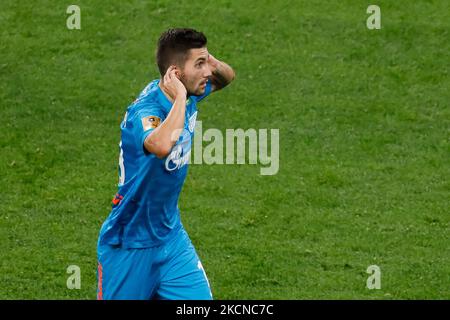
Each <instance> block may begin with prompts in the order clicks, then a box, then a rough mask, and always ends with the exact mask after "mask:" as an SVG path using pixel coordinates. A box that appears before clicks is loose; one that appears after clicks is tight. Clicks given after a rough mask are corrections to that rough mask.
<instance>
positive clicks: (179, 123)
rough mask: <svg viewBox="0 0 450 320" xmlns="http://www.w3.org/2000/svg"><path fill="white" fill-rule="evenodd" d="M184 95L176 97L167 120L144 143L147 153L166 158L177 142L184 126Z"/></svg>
mask: <svg viewBox="0 0 450 320" xmlns="http://www.w3.org/2000/svg"><path fill="white" fill-rule="evenodd" d="M185 112H186V95H184V96H177V98H176V99H175V101H174V103H173V106H172V109H171V110H170V112H169V114H168V115H167V118H166V119H165V120H164V121H163V122H162V123H161V125H159V126H158V127H157V128H156V129H155V130H154V131H153V132H152V133H151V134H149V135H148V137H147V138H146V139H145V141H144V146H145V148H146V149H147V151H148V152H150V153H153V154H155V155H156V156H157V157H158V158H164V157H166V156H167V155H168V154H169V153H170V151H171V149H172V147H173V146H174V144H175V143H176V142H177V140H178V138H179V136H180V133H181V130H182V129H183V125H184V117H185Z"/></svg>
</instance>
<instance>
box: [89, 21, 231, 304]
mask: <svg viewBox="0 0 450 320" xmlns="http://www.w3.org/2000/svg"><path fill="white" fill-rule="evenodd" d="M206 43H207V40H206V37H205V35H204V34H203V33H201V32H197V31H195V30H193V29H169V30H168V31H166V32H164V33H162V35H161V37H160V38H159V41H158V48H157V51H156V61H157V64H158V68H159V72H160V74H161V79H157V80H153V81H152V82H150V83H149V84H148V85H147V86H146V87H145V89H144V90H143V91H142V92H141V94H140V95H139V96H138V98H137V99H136V100H135V101H134V102H133V103H132V104H131V105H130V106H129V107H128V108H127V111H126V113H125V116H124V119H123V121H122V123H121V125H120V127H121V141H120V144H119V147H120V153H119V184H118V192H117V194H116V195H115V197H114V199H113V205H112V211H111V213H110V215H109V216H108V218H107V219H106V221H105V222H104V223H103V226H102V228H101V230H100V235H99V239H98V249H97V250H98V252H97V253H98V272H97V277H98V288H97V298H98V299H176V300H182V299H183V300H185V299H186V300H187V299H197V300H203V299H205V300H206V299H212V294H211V290H210V287H209V282H208V279H207V278H206V274H205V272H204V270H203V266H202V264H201V262H200V259H199V257H198V255H197V253H196V251H195V249H194V247H193V245H192V243H191V241H190V239H189V237H188V235H187V233H186V231H185V229H184V227H183V225H182V223H181V220H180V211H179V209H178V197H179V195H180V192H181V188H182V186H183V183H184V179H185V177H186V174H187V168H188V160H189V158H190V151H191V143H192V140H193V134H194V127H195V121H196V118H197V103H198V102H200V101H201V100H203V99H204V98H205V97H206V96H208V95H209V94H210V93H212V92H214V91H217V90H220V89H222V88H223V87H225V86H226V85H228V84H229V83H230V82H231V81H232V80H233V79H234V76H235V73H234V71H233V69H232V68H231V67H230V66H229V65H228V64H226V63H224V62H222V61H220V60H218V59H216V58H214V57H213V56H212V55H211V54H210V53H209V52H208V49H207V48H206Z"/></svg>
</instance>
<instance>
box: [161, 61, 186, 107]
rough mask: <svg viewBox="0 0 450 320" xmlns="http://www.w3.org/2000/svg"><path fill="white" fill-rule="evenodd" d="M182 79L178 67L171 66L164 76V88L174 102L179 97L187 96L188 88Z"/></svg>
mask: <svg viewBox="0 0 450 320" xmlns="http://www.w3.org/2000/svg"><path fill="white" fill-rule="evenodd" d="M180 77H181V74H180V70H178V68H177V67H176V66H170V67H169V68H168V69H167V71H166V74H165V75H164V87H165V89H166V90H167V93H168V94H169V96H170V97H171V98H172V99H173V100H175V98H176V97H177V96H184V97H186V95H187V91H186V87H185V86H184V84H183V83H182V82H181V81H180Z"/></svg>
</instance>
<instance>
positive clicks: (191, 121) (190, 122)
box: [189, 111, 197, 132]
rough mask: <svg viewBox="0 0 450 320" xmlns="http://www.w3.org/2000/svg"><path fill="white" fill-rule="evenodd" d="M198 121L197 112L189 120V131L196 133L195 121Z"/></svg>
mask: <svg viewBox="0 0 450 320" xmlns="http://www.w3.org/2000/svg"><path fill="white" fill-rule="evenodd" d="M196 120H197V111H195V112H194V114H193V115H192V116H191V117H190V118H189V131H190V132H194V128H195V121H196Z"/></svg>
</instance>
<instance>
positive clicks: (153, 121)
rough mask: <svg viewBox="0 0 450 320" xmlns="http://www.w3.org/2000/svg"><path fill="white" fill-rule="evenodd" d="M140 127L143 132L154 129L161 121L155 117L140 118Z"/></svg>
mask: <svg viewBox="0 0 450 320" xmlns="http://www.w3.org/2000/svg"><path fill="white" fill-rule="evenodd" d="M141 122H142V127H143V128H144V131H147V130H150V129H155V128H156V127H158V126H159V125H160V123H161V119H160V118H158V117H157V116H148V117H144V118H141Z"/></svg>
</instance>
